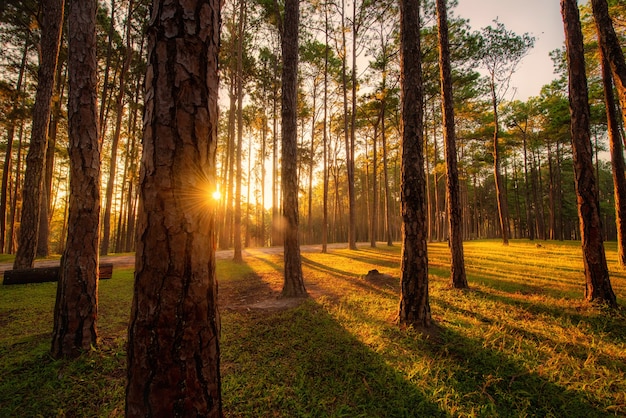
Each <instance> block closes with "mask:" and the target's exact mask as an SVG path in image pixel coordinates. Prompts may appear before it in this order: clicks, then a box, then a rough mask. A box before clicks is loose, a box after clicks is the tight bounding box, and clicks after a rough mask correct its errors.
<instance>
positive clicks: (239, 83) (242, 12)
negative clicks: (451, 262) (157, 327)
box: [233, 0, 246, 263]
mask: <svg viewBox="0 0 626 418" xmlns="http://www.w3.org/2000/svg"><path fill="white" fill-rule="evenodd" d="M245 26H246V0H239V26H238V31H237V32H238V35H237V69H236V74H235V79H236V94H237V145H236V157H235V158H236V161H235V169H236V170H237V174H236V179H235V196H234V198H235V222H234V232H233V234H234V241H233V244H234V251H233V261H235V262H236V263H241V262H242V261H243V256H242V254H241V250H242V249H241V182H242V179H243V173H242V170H243V167H242V166H241V159H242V157H241V154H242V147H243V35H244V31H245Z"/></svg>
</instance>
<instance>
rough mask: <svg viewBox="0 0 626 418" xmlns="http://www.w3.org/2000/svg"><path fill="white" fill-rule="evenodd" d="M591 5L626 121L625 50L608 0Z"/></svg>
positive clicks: (601, 0) (594, 0)
mask: <svg viewBox="0 0 626 418" xmlns="http://www.w3.org/2000/svg"><path fill="white" fill-rule="evenodd" d="M591 7H592V10H593V17H594V19H595V21H596V28H597V32H598V40H599V43H600V46H601V48H602V49H603V53H604V56H605V58H606V59H607V61H608V63H609V65H610V67H611V71H612V73H613V81H614V82H615V87H616V88H617V93H618V94H617V96H618V99H619V103H620V106H621V108H622V117H623V119H624V123H626V59H625V58H624V51H623V50H622V46H621V43H620V41H619V39H618V38H617V34H616V33H615V29H614V28H613V21H612V20H611V17H610V16H609V7H608V4H607V1H606V0H591Z"/></svg>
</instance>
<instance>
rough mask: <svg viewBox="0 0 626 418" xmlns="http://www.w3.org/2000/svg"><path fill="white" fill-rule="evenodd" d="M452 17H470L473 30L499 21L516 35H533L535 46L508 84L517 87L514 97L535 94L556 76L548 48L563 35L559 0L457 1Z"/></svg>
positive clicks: (560, 41) (561, 44)
mask: <svg viewBox="0 0 626 418" xmlns="http://www.w3.org/2000/svg"><path fill="white" fill-rule="evenodd" d="M453 13H454V15H455V16H459V17H463V18H465V19H469V23H470V25H471V26H472V29H474V30H480V29H481V28H483V27H485V26H489V25H492V24H493V20H494V19H495V18H498V20H499V21H500V22H502V23H504V25H505V26H506V28H507V29H509V30H512V31H514V32H515V33H517V34H518V35H521V34H523V33H524V32H528V33H530V34H531V35H532V36H534V37H535V47H534V48H533V50H532V51H531V52H530V53H529V54H528V55H527V56H526V57H525V58H524V60H523V61H522V63H521V64H520V65H519V66H518V69H517V72H516V74H514V75H513V78H512V81H511V87H512V88H513V87H515V88H517V92H516V95H515V99H519V100H526V99H527V98H528V97H530V96H538V95H539V93H540V91H541V87H543V86H544V85H545V84H549V83H550V82H551V81H552V80H554V79H555V78H556V75H555V74H554V73H553V65H552V60H551V59H550V55H549V53H550V51H552V50H554V49H557V48H560V47H562V46H563V42H564V39H565V35H564V32H563V20H561V6H560V2H559V1H558V0H459V5H458V7H457V8H455V9H454V10H453Z"/></svg>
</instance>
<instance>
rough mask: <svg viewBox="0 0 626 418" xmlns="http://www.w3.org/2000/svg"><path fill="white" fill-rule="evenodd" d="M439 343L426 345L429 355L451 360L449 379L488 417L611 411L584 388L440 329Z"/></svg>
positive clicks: (592, 414)
mask: <svg viewBox="0 0 626 418" xmlns="http://www.w3.org/2000/svg"><path fill="white" fill-rule="evenodd" d="M439 336H440V339H441V340H440V341H439V342H438V344H437V345H434V344H427V345H425V347H426V349H428V350H430V353H431V355H433V356H436V357H439V358H440V359H442V360H445V359H448V360H451V362H452V363H454V364H455V366H454V378H453V379H450V382H451V383H452V385H453V386H454V387H455V390H456V391H457V392H458V393H459V394H461V396H462V398H463V399H465V400H466V401H467V402H471V403H473V404H476V405H482V407H481V410H480V411H479V412H480V415H487V416H501V417H508V416H528V415H531V416H562V417H604V416H607V412H606V411H603V410H600V409H599V408H598V407H597V406H595V405H592V404H591V403H590V402H589V400H588V396H587V394H586V392H584V391H575V390H570V389H567V388H565V387H563V386H560V385H557V384H555V383H553V382H551V381H550V380H549V379H547V378H546V377H543V376H540V375H539V374H537V373H533V372H529V371H528V369H527V368H526V367H525V366H524V364H523V363H521V362H519V361H516V360H514V359H513V358H511V357H509V356H507V355H505V354H503V353H501V352H498V351H496V350H493V349H490V348H486V347H484V346H483V341H482V340H479V339H474V338H468V337H467V336H464V335H462V334H460V333H458V332H456V331H454V330H452V329H450V328H444V327H442V328H441V330H440V333H439Z"/></svg>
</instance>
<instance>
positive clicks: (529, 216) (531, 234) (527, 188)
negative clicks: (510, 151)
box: [520, 128, 535, 241]
mask: <svg viewBox="0 0 626 418" xmlns="http://www.w3.org/2000/svg"><path fill="white" fill-rule="evenodd" d="M520 129H521V128H520ZM526 132H527V130H526V129H524V130H523V131H522V141H523V147H524V193H525V198H526V205H525V206H526V228H527V229H528V239H530V240H531V241H533V240H534V239H535V225H534V222H533V211H532V200H531V197H530V194H531V191H532V187H531V185H530V182H529V181H528V149H527V142H528V141H527V136H528V135H527V133H526Z"/></svg>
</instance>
